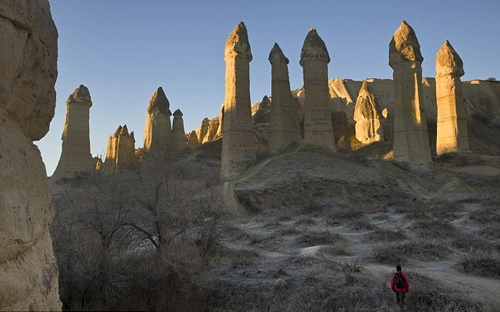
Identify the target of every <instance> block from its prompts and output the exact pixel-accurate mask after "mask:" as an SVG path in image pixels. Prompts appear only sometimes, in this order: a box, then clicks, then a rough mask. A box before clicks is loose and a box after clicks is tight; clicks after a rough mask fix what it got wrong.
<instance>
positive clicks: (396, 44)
mask: <svg viewBox="0 0 500 312" xmlns="http://www.w3.org/2000/svg"><path fill="white" fill-rule="evenodd" d="M423 60H424V58H423V57H422V54H420V44H419V43H418V39H417V35H416V34H415V31H414V30H413V28H411V26H410V25H408V24H407V23H406V21H402V22H401V26H399V28H398V29H397V30H396V32H394V35H393V36H392V40H391V42H390V43H389V65H390V66H391V67H393V66H394V65H396V64H398V63H401V62H423Z"/></svg>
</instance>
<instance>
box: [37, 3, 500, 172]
mask: <svg viewBox="0 0 500 312" xmlns="http://www.w3.org/2000/svg"><path fill="white" fill-rule="evenodd" d="M49 2H50V6H51V12H52V18H53V19H54V22H55V24H56V27H57V29H58V33H59V39H58V51H59V52H58V54H59V55H58V78H57V82H56V86H55V88H56V92H57V100H56V111H55V116H54V118H53V120H52V122H51V125H50V131H49V133H48V134H47V135H46V136H45V137H44V138H43V139H42V140H40V141H38V142H35V144H36V145H38V147H39V148H40V150H41V153H42V158H43V160H44V162H45V165H46V169H47V174H48V175H49V176H50V175H51V174H52V173H53V171H54V170H55V168H56V166H57V162H58V160H59V157H60V155H61V144H62V141H61V135H62V132H63V128H64V121H65V114H66V103H65V102H66V100H67V98H68V96H69V95H70V94H71V93H73V91H74V90H75V89H76V88H78V86H79V85H80V84H83V85H85V86H86V87H87V88H88V89H89V91H90V94H91V97H92V102H93V106H92V108H91V109H90V146H91V151H90V152H91V154H92V155H93V156H98V155H102V157H103V159H104V157H105V153H106V146H107V140H108V137H109V136H110V135H111V134H113V133H114V132H115V130H116V129H117V128H118V126H120V125H124V124H126V125H127V127H128V129H129V131H134V135H135V139H136V148H139V147H142V145H143V132H144V126H145V121H146V109H147V105H148V101H149V99H150V98H151V96H152V95H153V94H154V92H155V91H156V89H157V88H158V87H160V86H161V87H162V88H163V90H164V91H165V94H166V95H167V98H168V100H169V102H170V109H171V111H172V112H173V111H175V110H176V109H180V110H181V111H182V112H183V114H184V116H183V117H184V126H185V131H186V133H187V132H189V131H191V130H194V129H196V128H198V127H199V126H200V124H201V121H202V120H203V118H205V117H208V118H213V117H215V116H217V115H218V114H219V110H220V107H221V105H222V103H223V101H224V92H225V89H224V84H225V83H224V79H225V76H224V75H225V62H224V45H225V42H226V40H227V37H228V36H229V34H230V33H231V32H232V30H233V29H234V27H235V26H236V25H237V24H238V23H239V22H240V21H242V22H244V23H245V25H246V27H247V30H248V36H249V41H250V46H251V49H252V55H253V60H252V62H251V63H250V94H251V102H252V103H255V102H258V101H260V100H261V99H262V97H263V96H264V95H271V94H270V93H271V65H270V63H269V61H268V57H269V52H270V51H271V49H272V47H273V45H274V43H275V42H277V43H278V44H279V45H280V47H281V49H282V50H283V52H284V54H285V55H286V56H287V57H288V59H289V60H290V63H289V65H288V68H289V75H290V85H291V88H292V89H297V88H300V87H302V85H303V77H302V67H300V65H299V60H300V51H301V48H302V45H303V43H304V39H305V36H306V35H307V33H308V31H309V30H310V29H311V27H313V26H314V27H315V28H316V30H317V31H318V34H319V36H320V37H321V38H322V39H323V41H324V42H325V44H326V46H327V49H328V52H329V54H330V58H331V62H330V63H329V65H328V72H329V74H328V76H329V78H330V79H333V78H342V79H353V80H363V79H365V78H390V79H391V78H392V69H391V68H390V67H389V65H388V53H389V52H388V47H389V42H390V40H391V37H392V35H393V33H394V31H395V30H396V29H397V28H398V27H399V25H400V24H401V21H402V20H406V22H407V23H408V24H409V25H410V26H411V27H412V28H413V29H414V30H415V33H416V35H417V37H418V40H419V42H420V46H421V52H422V55H423V57H424V62H423V63H422V70H423V76H424V77H434V76H435V57H436V53H437V51H438V50H439V48H440V47H441V45H442V44H443V42H444V41H445V40H449V41H450V43H451V44H452V46H453V47H454V48H455V50H456V51H457V53H458V54H459V55H460V57H461V58H462V60H463V62H464V69H465V75H464V76H463V77H462V81H466V80H472V79H487V78H489V77H496V78H498V79H500V54H499V51H500V1H498V0H453V1H452V0H420V1H406V0H300V1H298V0H247V1H243V0H232V1H231V0H49Z"/></svg>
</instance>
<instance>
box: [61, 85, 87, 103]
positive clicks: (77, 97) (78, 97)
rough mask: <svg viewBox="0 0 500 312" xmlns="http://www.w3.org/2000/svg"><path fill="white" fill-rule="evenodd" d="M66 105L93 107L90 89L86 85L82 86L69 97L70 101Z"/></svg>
mask: <svg viewBox="0 0 500 312" xmlns="http://www.w3.org/2000/svg"><path fill="white" fill-rule="evenodd" d="M66 104H77V105H85V106H88V107H91V106H92V99H91V98H90V92H89V89H87V87H85V86H84V85H80V86H79V87H78V88H76V89H75V91H73V93H72V94H71V95H70V96H69V97H68V99H67V100H66Z"/></svg>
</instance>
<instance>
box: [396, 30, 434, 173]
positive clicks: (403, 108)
mask: <svg viewBox="0 0 500 312" xmlns="http://www.w3.org/2000/svg"><path fill="white" fill-rule="evenodd" d="M422 61H423V57H422V55H421V54H420V45H419V43H418V40H417V36H416V35H415V32H414V31H413V29H412V28H411V27H410V26H409V25H408V24H407V23H406V22H405V21H403V22H402V23H401V26H400V27H399V28H398V29H397V30H396V32H395V33H394V36H393V37H392V40H391V42H390V44H389V65H390V66H391V67H392V68H393V70H394V73H393V77H394V159H395V160H397V161H403V162H410V163H414V164H427V163H430V162H431V161H432V159H431V152H430V147H429V137H428V134H427V121H426V117H425V111H424V107H423V89H422V66H421V64H422Z"/></svg>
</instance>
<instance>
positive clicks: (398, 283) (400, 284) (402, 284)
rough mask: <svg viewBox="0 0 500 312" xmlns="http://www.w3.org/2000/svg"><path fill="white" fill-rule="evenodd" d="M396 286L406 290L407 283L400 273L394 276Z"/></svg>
mask: <svg viewBox="0 0 500 312" xmlns="http://www.w3.org/2000/svg"><path fill="white" fill-rule="evenodd" d="M394 286H396V288H405V281H404V279H403V276H402V275H401V274H399V273H396V274H394Z"/></svg>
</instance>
